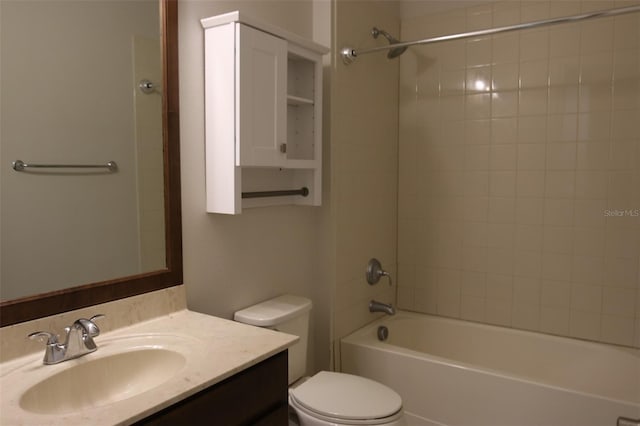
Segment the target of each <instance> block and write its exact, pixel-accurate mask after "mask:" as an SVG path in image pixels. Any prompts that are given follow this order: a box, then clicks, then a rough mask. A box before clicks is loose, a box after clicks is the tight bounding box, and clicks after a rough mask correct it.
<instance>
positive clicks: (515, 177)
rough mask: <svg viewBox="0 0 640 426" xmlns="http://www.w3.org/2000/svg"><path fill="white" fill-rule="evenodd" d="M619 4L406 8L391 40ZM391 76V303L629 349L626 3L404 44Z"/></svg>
mask: <svg viewBox="0 0 640 426" xmlns="http://www.w3.org/2000/svg"><path fill="white" fill-rule="evenodd" d="M635 3H636V4H637V2H635ZM630 4H633V2H632V3H630V2H617V1H616V2H613V1H611V2H600V1H580V2H573V1H557V0H556V1H551V2H549V1H533V2H520V1H506V2H498V3H491V4H483V5H478V6H474V7H468V8H461V9H456V10H453V11H446V12H439V13H437V14H426V15H422V17H419V14H417V13H416V10H413V11H412V12H411V16H410V17H409V18H405V19H404V20H403V21H402V38H403V39H404V40H415V39H422V38H425V37H429V36H435V35H442V34H451V33H456V32H464V31H469V30H474V29H480V28H488V27H497V26H503V25H510V24H514V23H519V22H528V21H534V20H539V19H546V18H549V17H556V16H564V15H572V14H577V13H580V12H585V11H588V10H599V9H605V8H612V7H622V6H627V5H630ZM417 16H418V17H417ZM400 74H401V77H400V135H399V164H400V166H399V212H398V216H399V231H398V232H399V236H398V240H399V243H398V269H399V271H398V279H399V293H398V303H399V305H400V307H401V308H404V309H409V310H415V311H420V312H426V313H432V314H438V315H443V316H449V317H456V318H462V319H466V320H471V321H479V322H485V323H490V324H498V325H503V326H509V327H514V328H520V329H527V330H536V331H541V332H546V333H552V334H557V335H564V336H572V337H577V338H584V339H590V340H596V341H603V342H609V343H615V344H621V345H628V346H636V347H640V272H639V263H640V13H635V14H631V15H625V16H622V17H616V18H606V19H599V20H592V21H588V22H584V23H577V24H576V23H574V24H565V25H561V26H555V27H546V28H544V29H536V30H527V31H518V32H512V33H506V34H502V35H495V36H489V37H482V38H477V39H468V40H462V41H453V42H444V43H439V44H433V45H425V46H421V47H413V48H411V49H409V50H408V51H407V52H406V53H405V54H404V55H403V56H402V57H401V64H400Z"/></svg>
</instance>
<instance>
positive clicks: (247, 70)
mask: <svg viewBox="0 0 640 426" xmlns="http://www.w3.org/2000/svg"><path fill="white" fill-rule="evenodd" d="M236 25H237V27H236V31H237V32H236V61H237V62H236V82H235V85H236V165H238V166H267V167H281V166H283V165H284V162H285V155H284V154H283V153H282V152H281V148H280V147H281V145H282V144H285V143H286V137H287V130H286V129H287V122H286V119H287V116H286V114H287V107H286V105H287V99H286V90H287V89H286V84H287V42H286V41H285V40H282V39H280V38H277V37H274V36H272V35H270V34H267V33H264V32H262V31H258V30H255V29H253V28H251V27H248V26H245V25H242V24H236Z"/></svg>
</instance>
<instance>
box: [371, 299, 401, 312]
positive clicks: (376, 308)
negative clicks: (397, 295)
mask: <svg viewBox="0 0 640 426" xmlns="http://www.w3.org/2000/svg"><path fill="white" fill-rule="evenodd" d="M369 312H384V313H385V314H387V315H395V314H396V309H395V308H394V307H393V305H392V304H391V303H382V302H378V301H376V300H372V301H371V302H369Z"/></svg>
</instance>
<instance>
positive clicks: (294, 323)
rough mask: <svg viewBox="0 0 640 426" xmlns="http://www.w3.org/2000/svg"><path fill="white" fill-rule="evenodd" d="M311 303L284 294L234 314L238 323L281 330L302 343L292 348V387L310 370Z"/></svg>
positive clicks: (290, 381)
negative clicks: (308, 361) (308, 355)
mask: <svg viewBox="0 0 640 426" xmlns="http://www.w3.org/2000/svg"><path fill="white" fill-rule="evenodd" d="M310 311H311V300H309V299H307V298H306V297H300V296H292V295H288V294H285V295H283V296H278V297H276V298H274V299H269V300H265V301H264V302H261V303H258V304H257V305H253V306H249V307H248V308H245V309H243V310H241V311H238V312H236V313H235V314H233V319H234V320H235V321H238V322H241V323H244V324H250V325H255V326H258V327H265V328H270V329H272V330H277V331H282V332H283V333H287V334H293V335H294V336H298V337H299V338H300V340H299V341H298V342H297V343H296V344H294V345H293V346H291V347H290V348H289V384H291V383H293V382H295V381H296V380H298V379H299V378H300V377H302V376H303V375H304V374H305V372H306V369H307V342H308V340H309V339H308V338H309V312H310Z"/></svg>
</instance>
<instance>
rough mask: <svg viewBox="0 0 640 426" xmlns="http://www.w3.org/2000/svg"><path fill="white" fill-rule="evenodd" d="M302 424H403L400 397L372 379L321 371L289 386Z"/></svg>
mask: <svg viewBox="0 0 640 426" xmlns="http://www.w3.org/2000/svg"><path fill="white" fill-rule="evenodd" d="M289 405H290V406H291V407H292V408H293V409H294V410H295V411H296V414H297V417H298V419H299V422H300V424H301V425H304V426H307V425H313V426H320V425H322V426H326V425H335V426H338V425H340V426H342V425H386V426H401V425H405V424H406V423H405V422H404V416H403V413H402V399H401V398H400V395H398V394H397V393H396V392H395V391H393V390H392V389H390V388H388V387H387V386H384V385H382V384H380V383H378V382H375V381H373V380H370V379H367V378H364V377H359V376H354V375H352V374H344V373H334V372H330V371H321V372H319V373H317V374H316V375H315V376H313V377H311V378H310V379H308V380H306V381H305V382H304V383H302V384H301V385H300V386H297V387H295V388H292V389H290V390H289Z"/></svg>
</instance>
